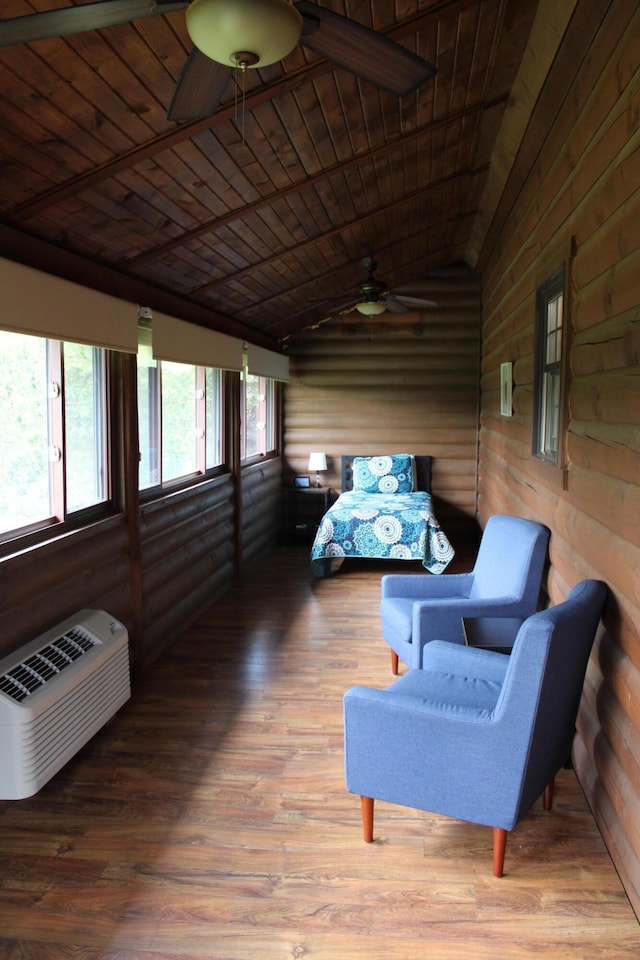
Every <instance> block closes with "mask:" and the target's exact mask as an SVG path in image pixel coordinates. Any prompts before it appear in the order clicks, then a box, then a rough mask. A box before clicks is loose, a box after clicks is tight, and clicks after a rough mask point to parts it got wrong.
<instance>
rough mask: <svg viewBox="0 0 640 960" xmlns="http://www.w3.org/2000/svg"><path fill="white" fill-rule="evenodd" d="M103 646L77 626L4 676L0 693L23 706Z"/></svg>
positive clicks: (1, 677)
mask: <svg viewBox="0 0 640 960" xmlns="http://www.w3.org/2000/svg"><path fill="white" fill-rule="evenodd" d="M96 643H99V641H98V640H96V638H95V637H93V636H92V635H91V634H90V633H88V632H87V631H86V630H84V629H83V628H82V627H79V626H75V627H72V628H71V629H70V630H67V631H66V632H65V633H63V634H61V635H60V636H59V637H56V639H55V640H52V641H51V642H50V643H47V644H46V646H44V647H42V649H41V650H37V651H36V652H35V653H32V654H31V656H30V657H27V659H26V660H23V662H22V663H18V664H16V665H15V667H12V668H11V669H10V670H7V672H6V673H3V674H2V675H1V676H0V692H2V693H6V694H7V696H9V697H11V699H12V700H16V701H17V702H18V703H20V702H21V701H22V700H25V699H26V698H27V697H28V696H30V695H31V694H32V693H35V691H36V690H39V689H40V687H42V686H43V684H45V683H46V682H47V680H50V679H51V678H52V677H55V676H57V675H58V674H59V673H61V672H62V671H63V670H64V669H66V667H70V666H71V664H72V663H75V661H76V660H78V659H79V658H80V657H82V656H83V655H84V654H85V653H87V651H88V650H90V649H91V648H92V647H94V646H95V645H96Z"/></svg>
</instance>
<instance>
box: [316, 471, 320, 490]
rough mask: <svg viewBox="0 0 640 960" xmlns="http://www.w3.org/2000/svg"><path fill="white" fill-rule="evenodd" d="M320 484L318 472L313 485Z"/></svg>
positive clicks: (317, 485)
mask: <svg viewBox="0 0 640 960" xmlns="http://www.w3.org/2000/svg"><path fill="white" fill-rule="evenodd" d="M320 485H321V484H320V474H319V473H316V482H315V486H316V487H319V486H320Z"/></svg>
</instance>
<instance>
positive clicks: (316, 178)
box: [121, 96, 507, 267]
mask: <svg viewBox="0 0 640 960" xmlns="http://www.w3.org/2000/svg"><path fill="white" fill-rule="evenodd" d="M506 101H507V97H506V96H501V97H494V98H493V100H487V101H486V102H484V103H477V104H474V105H473V106H470V107H465V108H464V109H462V110H457V111H456V112H455V113H451V114H448V115H447V116H446V117H439V118H438V119H437V120H432V121H430V123H428V124H426V125H425V126H424V127H420V128H419V129H417V130H413V131H412V132H411V133H409V134H407V135H406V136H401V137H398V138H397V139H396V140H394V141H392V142H387V143H385V144H383V145H382V146H380V147H374V148H373V149H371V150H367V151H366V152H365V153H359V154H357V155H356V156H353V157H350V159H349V160H344V161H343V162H341V163H336V164H335V165H334V166H333V167H325V168H324V169H323V170H321V171H319V173H316V174H314V175H313V176H309V177H305V179H304V180H300V181H299V182H298V183H292V184H291V185H290V186H289V187H286V188H284V189H282V190H277V191H275V192H274V193H271V194H269V196H267V197H260V199H259V200H255V201H254V202H253V203H248V204H246V205H245V206H244V207H239V208H237V209H236V210H231V211H230V212H229V213H227V214H225V215H224V216H222V217H215V218H213V219H211V220H207V222H206V223H201V224H200V225H199V226H197V227H195V228H194V229H193V230H189V231H187V232H186V233H183V234H182V235H181V236H179V237H172V239H171V240H167V241H166V243H163V244H159V245H158V246H156V247H153V248H150V249H149V250H145V252H144V253H140V254H138V255H137V256H135V257H131V258H130V259H129V260H123V261H121V263H122V265H123V266H125V265H126V266H127V267H138V266H140V265H141V264H143V263H147V262H148V261H149V260H157V259H158V258H159V257H163V256H164V255H165V254H167V253H171V251H172V250H175V249H176V247H181V246H184V244H187V243H190V242H191V241H192V240H197V239H198V238H199V237H202V236H204V235H205V234H207V233H211V232H212V231H215V230H216V229H219V228H221V227H224V226H226V225H227V224H229V223H232V222H233V221H235V220H240V219H242V218H243V217H245V216H249V215H250V214H252V213H255V212H256V211H258V210H261V209H263V208H264V207H268V206H269V204H271V203H273V201H274V200H276V199H277V200H281V199H282V198H284V197H288V196H291V195H293V194H296V193H300V191H301V190H304V189H306V188H307V187H312V186H314V185H315V184H318V183H322V182H323V181H324V180H328V179H330V178H331V177H333V176H335V175H336V174H338V173H344V172H346V171H348V170H350V169H351V168H353V167H357V166H359V165H360V164H361V163H363V162H365V161H367V160H375V159H377V158H378V157H382V156H384V155H385V154H388V153H389V151H390V150H394V149H395V148H396V147H398V146H406V145H408V144H410V143H412V142H413V141H414V140H419V139H420V137H422V136H425V135H426V134H430V133H434V132H435V131H436V130H439V129H441V128H442V127H446V126H448V125H449V124H454V123H458V122H460V121H461V120H464V119H466V118H467V117H469V116H472V115H473V114H474V113H480V112H483V111H485V110H490V109H492V108H493V107H496V106H499V105H500V104H501V103H506Z"/></svg>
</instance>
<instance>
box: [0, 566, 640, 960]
mask: <svg viewBox="0 0 640 960" xmlns="http://www.w3.org/2000/svg"><path fill="white" fill-rule="evenodd" d="M386 569H388V568H386V567H383V566H382V565H378V564H375V563H372V564H369V565H366V564H362V565H356V564H354V565H352V566H349V567H343V570H342V571H341V572H340V573H339V574H338V575H337V576H335V577H333V578H331V579H328V580H324V581H315V580H313V579H312V578H311V577H310V574H309V565H308V550H307V549H306V548H305V547H295V548H290V547H287V548H282V549H280V550H279V551H277V552H276V553H275V554H274V555H271V556H269V557H267V558H265V559H263V560H262V561H260V562H258V563H256V564H255V565H254V566H253V567H252V568H251V569H250V570H249V571H248V572H247V575H246V577H245V578H244V580H243V581H242V582H239V583H238V584H236V585H235V586H234V587H233V588H232V590H231V591H230V592H229V593H228V594H227V595H226V596H225V597H224V598H223V599H222V600H220V601H219V602H217V603H216V604H215V605H214V606H213V607H212V608H211V609H210V611H209V612H208V613H207V615H205V616H203V617H202V618H201V619H200V620H199V621H198V623H197V624H196V625H195V626H194V627H192V628H191V629H190V630H189V631H188V632H187V634H186V635H184V636H183V637H181V638H180V639H178V640H177V641H176V642H175V643H174V644H173V646H172V648H171V650H170V652H169V654H168V655H165V656H164V657H163V658H162V660H161V661H160V662H158V663H157V664H155V665H154V666H153V667H152V668H151V669H150V670H149V671H148V672H147V675H146V677H144V678H143V679H141V680H140V679H139V680H138V681H137V683H136V684H135V688H134V689H135V695H134V698H133V699H132V700H131V702H130V703H129V704H127V705H126V706H125V707H124V708H123V710H122V711H121V712H120V714H119V715H118V716H117V717H116V718H115V720H114V721H113V722H112V723H111V724H110V725H109V726H108V727H107V728H105V729H104V730H103V731H101V732H100V733H99V734H98V735H97V736H96V737H95V738H94V740H93V741H92V742H91V743H90V744H89V745H88V746H87V747H86V748H85V749H84V750H83V751H82V752H81V753H80V754H79V755H78V756H77V757H76V758H75V759H74V760H72V761H71V762H70V763H69V764H68V765H67V766H66V767H65V769H64V770H62V771H61V772H60V773H59V774H58V775H57V776H56V777H55V778H54V779H53V780H52V781H51V782H50V783H49V784H47V786H46V787H44V788H43V789H42V790H41V791H40V793H39V794H38V795H37V796H36V797H33V798H31V799H29V800H24V801H19V802H11V803H7V802H5V803H2V804H0V957H1V958H2V960H45V958H46V960H63V958H64V960H70V958H73V960H78V958H82V960H185V958H189V960H290V958H304V957H309V958H312V957H315V958H319V960H356V958H358V960H364V958H366V960H422V958H426V957H428V958H430V960H457V958H462V957H464V958H465V960H494V958H496V957H504V958H507V960H525V958H527V960H528V958H533V957H534V956H535V957H536V958H538V960H545V958H548V960H551V958H553V960H578V958H580V960H600V958H616V960H627V958H629V960H631V958H634V960H637V958H638V956H639V955H640V928H639V926H638V923H637V920H636V918H635V915H634V913H633V911H632V909H631V907H630V905H629V902H628V900H627V898H626V896H625V893H624V891H623V889H622V887H621V884H620V881H619V879H618V877H617V874H616V872H615V870H614V868H613V866H612V863H611V861H610V859H609V857H608V854H607V851H606V848H605V846H604V844H603V841H602V839H601V837H600V835H599V833H598V831H597V829H596V827H595V824H594V821H593V819H592V817H591V815H590V813H589V810H588V808H587V806H586V803H585V801H584V798H583V795H582V792H581V790H580V788H579V785H578V784H577V782H576V779H575V777H574V775H573V773H572V772H571V771H563V772H562V774H561V775H560V777H559V781H558V784H557V790H556V796H555V802H554V809H553V811H552V812H551V813H544V812H543V811H542V807H541V804H538V805H537V806H536V808H535V809H534V811H533V812H532V813H531V814H530V815H529V816H528V817H527V818H526V820H525V821H523V823H521V824H520V825H519V826H518V827H517V829H516V830H515V831H514V833H513V834H512V835H511V837H510V839H509V844H508V846H507V855H506V861H505V876H504V877H503V878H502V879H501V880H496V879H494V878H493V876H492V873H491V831H490V830H489V829H487V828H482V827H476V826H473V825H469V824H464V823H460V822H458V821H452V820H447V819H445V818H443V817H437V816H432V815H429V814H426V813H423V812H420V811H416V810H410V809H404V808H401V807H394V806H391V805H388V804H383V803H379V804H377V808H376V824H375V836H376V840H375V842H374V843H373V844H371V845H367V844H365V843H364V842H363V841H362V839H361V827H360V810H359V802H358V798H357V797H353V796H350V795H349V794H347V793H346V791H345V787H344V779H343V767H342V762H343V757H342V694H343V693H344V691H345V690H347V689H348V688H349V687H350V686H352V685H353V684H355V683H365V684H370V685H372V686H378V687H384V686H387V685H388V684H389V682H391V676H390V672H389V655H388V650H387V648H386V646H385V644H384V643H383V641H382V639H381V635H380V625H379V620H378V609H377V608H378V598H379V581H380V576H381V573H382V572H384V571H385V570H386ZM400 569H402V570H408V569H412V570H416V568H414V567H413V566H411V567H409V565H404V566H401V567H400ZM416 572H417V570H416Z"/></svg>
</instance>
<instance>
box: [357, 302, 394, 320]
mask: <svg viewBox="0 0 640 960" xmlns="http://www.w3.org/2000/svg"><path fill="white" fill-rule="evenodd" d="M386 309H387V305H386V304H385V303H379V302H378V301H376V300H363V302H362V303H356V310H357V311H358V313H361V314H363V316H365V317H378V316H379V315H380V314H381V313H384V312H385V310H386Z"/></svg>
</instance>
